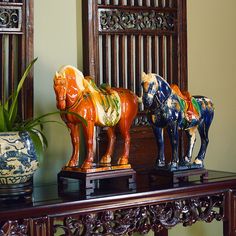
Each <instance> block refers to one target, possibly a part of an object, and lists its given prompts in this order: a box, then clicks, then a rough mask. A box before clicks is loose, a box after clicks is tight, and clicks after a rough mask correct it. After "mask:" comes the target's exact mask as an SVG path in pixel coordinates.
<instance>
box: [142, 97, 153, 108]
mask: <svg viewBox="0 0 236 236" xmlns="http://www.w3.org/2000/svg"><path fill="white" fill-rule="evenodd" d="M153 99H154V96H153V95H152V94H149V93H144V94H143V105H144V107H145V109H146V108H150V107H151V106H152V103H153Z"/></svg>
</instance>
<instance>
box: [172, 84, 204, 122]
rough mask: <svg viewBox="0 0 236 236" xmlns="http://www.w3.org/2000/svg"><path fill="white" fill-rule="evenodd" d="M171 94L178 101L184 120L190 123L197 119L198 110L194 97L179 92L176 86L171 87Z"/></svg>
mask: <svg viewBox="0 0 236 236" xmlns="http://www.w3.org/2000/svg"><path fill="white" fill-rule="evenodd" d="M171 89H172V91H173V93H175V94H176V95H177V96H178V97H179V98H180V99H181V101H180V103H181V104H180V105H181V106H182V107H183V109H184V114H185V118H186V119H187V121H189V122H191V121H192V120H193V119H197V120H198V119H199V116H200V109H199V105H198V103H197V101H196V99H195V98H194V97H192V96H191V94H190V93H189V92H188V91H182V92H181V91H180V89H179V87H178V86H177V85H176V84H172V85H171Z"/></svg>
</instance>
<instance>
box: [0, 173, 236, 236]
mask: <svg viewBox="0 0 236 236" xmlns="http://www.w3.org/2000/svg"><path fill="white" fill-rule="evenodd" d="M106 186H107V190H109V191H108V192H105V191H102V190H101V191H100V192H99V193H98V192H97V193H96V194H97V195H95V196H92V197H89V198H87V197H85V196H83V195H80V194H79V192H78V182H77V181H75V180H73V181H70V182H69V183H68V186H67V190H66V191H64V192H63V194H62V195H60V196H59V194H58V187H59V186H57V184H48V185H42V186H35V187H34V191H33V196H32V199H30V200H28V202H25V203H20V202H19V201H15V202H1V204H0V235H4V236H5V235H34V236H35V235H37V236H39V235H40V236H41V235H47V236H49V235H54V234H55V233H56V232H57V233H58V232H60V234H59V235H126V234H127V235H128V233H129V234H130V235H131V234H132V233H133V232H141V233H147V232H149V230H154V231H155V235H161V236H163V235H168V230H167V229H168V228H171V227H174V226H175V225H176V224H178V223H180V224H183V225H184V226H189V225H192V224H193V223H195V222H196V221H200V220H202V221H206V222H211V221H212V220H222V221H223V224H224V235H225V236H236V173H227V172H219V171H209V179H208V181H205V182H203V183H201V182H200V181H199V178H198V179H197V178H196V177H194V176H193V177H190V179H189V182H185V183H179V184H175V186H174V185H173V184H168V183H163V181H162V180H160V181H159V183H158V182H155V183H151V181H150V179H149V178H148V175H147V174H146V173H139V174H137V190H136V191H131V192H126V189H125V188H123V189H122V183H120V184H118V183H117V184H114V182H113V181H110V183H109V182H108V183H106ZM119 186H121V187H119ZM60 187H62V186H60ZM119 188H120V189H119ZM112 190H115V192H113V193H112ZM127 191H128V190H127ZM59 192H60V191H59ZM79 232H80V233H79Z"/></svg>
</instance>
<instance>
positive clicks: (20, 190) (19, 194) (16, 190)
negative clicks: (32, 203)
mask: <svg viewBox="0 0 236 236" xmlns="http://www.w3.org/2000/svg"><path fill="white" fill-rule="evenodd" d="M32 193H33V179H31V180H29V181H27V182H26V183H20V184H0V200H30V199H31V198H32Z"/></svg>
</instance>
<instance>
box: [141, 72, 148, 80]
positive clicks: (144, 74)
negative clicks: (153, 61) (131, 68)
mask: <svg viewBox="0 0 236 236" xmlns="http://www.w3.org/2000/svg"><path fill="white" fill-rule="evenodd" d="M146 75H147V74H146V73H145V72H142V80H143V79H144V77H145V76H146Z"/></svg>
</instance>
